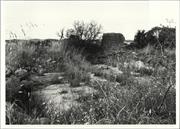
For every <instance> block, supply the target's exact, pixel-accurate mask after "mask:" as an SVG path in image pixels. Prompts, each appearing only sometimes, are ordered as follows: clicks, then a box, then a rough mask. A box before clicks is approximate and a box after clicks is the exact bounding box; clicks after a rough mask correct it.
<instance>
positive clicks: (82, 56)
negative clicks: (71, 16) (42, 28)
mask: <svg viewBox="0 0 180 129" xmlns="http://www.w3.org/2000/svg"><path fill="white" fill-rule="evenodd" d="M72 30H73V31H72V32H71V31H69V30H68V31H67V32H68V34H69V33H70V35H69V36H68V39H64V40H63V35H64V33H63V32H62V33H61V34H59V35H60V38H61V39H62V40H60V41H51V40H50V41H38V42H35V41H31V40H25V41H22V42H21V41H18V40H16V39H15V40H12V41H9V42H7V43H6V68H7V70H6V77H7V78H6V101H7V105H6V119H7V120H6V122H7V124H175V123H176V102H175V100H176V80H175V79H176V69H175V68H176V58H175V57H176V56H175V47H176V45H175V44H176V43H175V29H174V28H169V27H164V26H163V27H155V28H153V29H151V30H150V31H148V32H145V31H138V33H137V34H136V36H135V40H134V41H135V42H136V43H137V44H136V45H135V47H134V49H126V48H121V50H120V52H121V53H119V54H113V55H110V56H107V57H105V58H102V59H101V58H98V59H99V60H103V61H102V62H104V65H105V66H111V67H113V68H114V67H116V68H117V69H118V70H120V71H122V74H118V75H117V76H115V75H114V74H108V73H106V74H105V73H104V71H103V70H101V69H100V70H96V69H94V65H93V64H91V63H90V62H89V61H88V60H87V59H88V58H91V60H90V61H92V60H93V59H95V58H93V56H94V57H95V56H97V52H99V51H101V46H98V47H97V45H94V44H92V42H93V41H94V39H97V37H98V35H99V33H100V30H101V26H99V25H97V24H96V23H94V22H92V23H89V24H87V25H86V24H85V23H84V22H75V23H74V29H72ZM155 32H157V33H155ZM74 33H75V35H74ZM91 33H92V34H91ZM62 34H63V35H62ZM154 34H158V35H154ZM73 36H74V37H73ZM77 37H78V38H77ZM94 49H95V50H94ZM88 54H90V56H89V55H88ZM91 54H92V55H93V56H92V55H91ZM101 54H102V53H101ZM87 57H88V58H87ZM96 59H97V58H96ZM136 61H138V62H143V64H145V65H146V66H147V67H146V68H142V67H141V68H138V67H136V66H134V67H131V64H133V63H134V62H136ZM99 62H101V61H99ZM132 62H133V63H132ZM127 64H128V66H126V65H127ZM18 69H24V70H27V72H28V75H27V78H26V77H25V78H23V79H21V78H20V77H19V76H17V75H16V71H17V70H18ZM107 69H108V68H107ZM51 72H64V73H65V76H64V78H65V80H66V81H67V82H68V83H70V86H71V87H72V88H73V87H78V86H79V85H80V83H81V82H84V83H85V84H86V85H88V86H89V87H92V88H94V89H96V90H97V91H98V94H91V95H89V96H84V97H80V98H79V99H78V100H77V101H78V102H79V103H81V105H80V107H78V108H76V107H74V108H71V109H70V110H68V111H64V112H58V111H54V108H53V106H54V105H51V107H50V106H47V105H46V103H44V98H41V97H39V96H37V95H32V97H31V99H30V101H29V100H28V101H29V102H28V106H26V105H23V106H22V104H19V103H16V101H14V100H15V98H13V97H15V95H16V94H17V93H18V91H19V89H20V88H21V86H20V85H21V84H22V81H23V80H29V77H30V76H32V75H41V76H43V73H51ZM132 73H135V74H132ZM91 74H95V75H96V76H97V77H100V78H102V79H105V80H106V81H97V80H95V81H93V82H92V80H91ZM63 83H64V82H63ZM65 83H66V82H65ZM32 84H33V85H31V86H32V87H33V86H34V87H36V88H35V89H33V88H32V91H35V90H36V89H37V86H39V85H42V84H35V83H34V82H33V83H32ZM64 93H65V92H64ZM20 101H21V100H20ZM20 105H21V106H20ZM26 108H30V110H29V109H28V110H27V109H26ZM42 118H44V119H42Z"/></svg>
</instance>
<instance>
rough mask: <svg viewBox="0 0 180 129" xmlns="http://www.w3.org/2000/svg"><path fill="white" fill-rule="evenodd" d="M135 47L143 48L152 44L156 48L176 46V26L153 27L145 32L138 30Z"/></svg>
mask: <svg viewBox="0 0 180 129" xmlns="http://www.w3.org/2000/svg"><path fill="white" fill-rule="evenodd" d="M134 41H135V47H137V48H143V47H145V46H147V44H150V45H152V46H155V48H161V49H162V50H163V49H164V48H174V47H176V28H171V27H165V26H162V27H153V28H152V29H151V30H149V31H147V32H145V31H144V30H142V31H140V30H139V31H138V32H137V33H136V35H135V37H134Z"/></svg>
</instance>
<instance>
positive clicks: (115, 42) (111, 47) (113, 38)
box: [102, 33, 125, 53]
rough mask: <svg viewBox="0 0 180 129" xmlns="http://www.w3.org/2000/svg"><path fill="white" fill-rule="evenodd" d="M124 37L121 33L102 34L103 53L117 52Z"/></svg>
mask: <svg viewBox="0 0 180 129" xmlns="http://www.w3.org/2000/svg"><path fill="white" fill-rule="evenodd" d="M124 41H125V38H124V36H123V35H122V34H121V33H104V34H103V37H102V48H103V50H104V51H105V52H107V53H109V52H113V51H116V50H118V49H119V48H120V47H121V45H122V44H123V42H124Z"/></svg>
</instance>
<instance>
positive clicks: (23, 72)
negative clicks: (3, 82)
mask: <svg viewBox="0 0 180 129" xmlns="http://www.w3.org/2000/svg"><path fill="white" fill-rule="evenodd" d="M27 73H28V72H27V70H26V69H22V68H19V69H17V70H16V71H15V75H16V76H18V77H24V76H26V75H27Z"/></svg>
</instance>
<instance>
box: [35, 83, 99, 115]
mask: <svg viewBox="0 0 180 129" xmlns="http://www.w3.org/2000/svg"><path fill="white" fill-rule="evenodd" d="M96 93H97V91H96V90H95V89H94V88H92V87H89V86H86V85H83V86H80V87H70V84H69V83H65V84H53V85H49V86H46V87H45V88H43V89H41V90H37V91H34V92H33V94H36V95H38V96H40V97H42V98H43V100H44V104H46V105H47V106H48V109H52V110H56V111H59V112H63V111H68V110H69V109H71V108H72V107H78V106H80V105H81V103H80V102H78V101H77V100H78V99H79V98H81V97H84V96H89V95H92V94H96Z"/></svg>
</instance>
